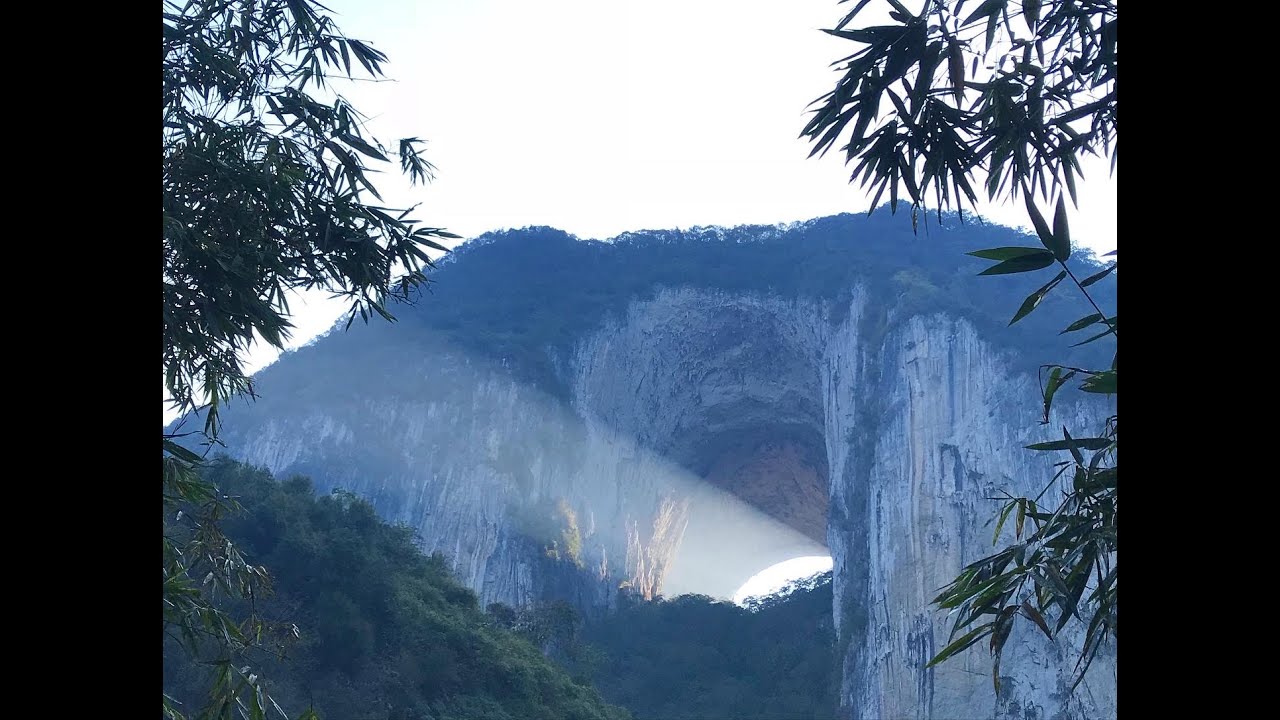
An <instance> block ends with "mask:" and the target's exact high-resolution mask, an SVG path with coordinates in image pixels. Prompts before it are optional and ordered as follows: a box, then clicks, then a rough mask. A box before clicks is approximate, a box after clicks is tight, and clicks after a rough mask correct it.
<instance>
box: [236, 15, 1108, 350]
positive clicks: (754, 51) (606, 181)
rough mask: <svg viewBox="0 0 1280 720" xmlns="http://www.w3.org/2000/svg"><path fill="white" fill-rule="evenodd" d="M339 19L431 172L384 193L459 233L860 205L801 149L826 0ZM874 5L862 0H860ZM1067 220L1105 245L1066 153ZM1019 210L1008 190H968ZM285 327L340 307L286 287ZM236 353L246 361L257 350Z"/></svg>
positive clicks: (624, 227)
mask: <svg viewBox="0 0 1280 720" xmlns="http://www.w3.org/2000/svg"><path fill="white" fill-rule="evenodd" d="M328 5H329V7H330V8H331V9H332V10H333V11H334V13H335V17H336V19H337V21H338V24H339V26H340V27H341V28H342V29H343V31H344V32H345V33H347V34H348V35H350V36H352V37H355V38H358V39H362V40H367V41H370V42H372V43H373V44H374V46H375V47H377V48H378V49H380V50H382V51H383V52H385V53H387V55H388V56H389V58H390V59H389V62H388V64H387V75H388V77H389V78H391V82H381V83H368V82H360V83H344V84H341V85H339V86H338V87H339V89H340V91H341V92H343V93H344V94H345V95H346V96H347V97H348V98H349V99H350V100H351V101H352V102H353V103H354V104H355V106H356V107H357V108H359V109H361V110H362V111H363V112H365V113H366V114H367V115H369V116H370V117H371V118H372V120H371V123H370V129H371V130H372V131H373V132H374V134H375V135H376V136H377V137H379V138H381V139H383V140H384V141H391V142H393V141H394V140H396V139H398V138H400V137H406V136H418V137H421V138H423V139H424V140H425V141H426V142H427V145H426V156H427V158H428V159H429V160H430V161H431V162H432V163H433V164H435V165H436V166H437V167H438V169H439V172H438V175H437V179H436V180H435V182H433V183H431V184H430V185H428V186H426V187H419V188H410V187H409V186H408V183H407V182H405V181H403V180H402V179H401V178H400V177H399V176H398V174H396V172H395V171H394V170H393V169H392V168H390V167H389V166H388V167H387V173H386V174H384V175H382V176H380V177H379V181H380V182H379V187H380V188H383V189H384V193H383V194H384V197H386V199H387V200H388V202H389V203H390V204H392V205H399V206H408V205H412V204H416V203H420V204H421V206H420V208H419V210H418V212H417V213H416V215H415V217H417V218H418V219H420V220H423V221H424V222H426V223H428V224H431V225H435V226H439V227H444V228H447V229H448V230H450V231H452V232H454V233H457V234H459V235H462V236H463V237H464V238H471V237H474V236H476V235H479V234H481V233H484V232H487V231H490V230H497V229H503V228H517V227H525V226H529V225H550V226H553V227H557V228H560V229H562V230H565V231H568V232H570V233H573V234H575V235H577V236H579V237H583V238H601V239H603V238H609V237H613V236H615V235H618V234H620V233H622V232H625V231H628V230H641V229H659V228H688V227H692V226H697V225H727V226H732V225H743V224H757V223H758V224H772V223H782V222H791V221H795V220H807V219H810V218H814V217H820V216H825V215H834V214H836V213H840V212H862V211H865V210H867V209H868V207H869V204H870V198H869V197H867V195H866V194H864V193H863V192H862V191H861V190H859V189H858V188H857V187H854V186H852V185H850V184H849V183H848V177H849V172H850V170H849V169H846V168H845V166H844V164H843V162H842V159H841V157H839V155H838V153H836V152H834V151H833V152H832V153H831V154H829V155H828V156H827V157H825V158H821V159H818V158H813V159H809V158H808V157H807V156H808V153H809V149H810V146H809V145H808V144H807V143H806V142H804V141H802V140H800V139H798V136H799V134H800V130H801V129H802V128H803V127H804V124H805V122H806V120H807V114H806V112H805V108H806V106H807V105H808V104H809V103H810V102H811V101H813V100H814V99H816V98H818V97H819V96H821V95H822V94H823V93H826V92H827V91H829V90H830V89H831V88H832V87H833V86H834V83H835V81H836V80H837V79H838V77H839V74H838V73H837V72H836V71H834V70H832V69H830V68H829V65H830V63H831V62H833V61H835V60H837V59H839V58H841V57H843V56H844V55H847V54H848V53H849V51H850V50H851V49H853V48H854V45H853V44H852V43H849V42H847V41H843V40H839V39H836V38H833V37H831V36H829V35H827V34H825V33H823V32H820V30H819V29H820V28H823V27H831V26H832V25H833V24H834V23H835V22H837V21H838V20H839V18H840V17H841V16H842V13H843V12H845V11H846V9H847V8H846V6H841V5H838V4H837V3H836V1H835V0H788V1H787V2H777V0H644V1H640V0H540V1H539V2H528V1H527V0H467V1H466V2H459V1H458V0H332V1H331V2H329V3H328ZM874 7H875V4H873V5H872V6H871V7H870V8H869V9H868V11H867V12H870V11H871V10H872V9H873V8H874ZM1084 170H1085V181H1084V182H1082V183H1080V209H1079V210H1078V211H1074V212H1073V213H1072V216H1071V227H1072V233H1071V234H1072V237H1073V238H1075V239H1076V241H1077V242H1078V243H1081V244H1084V245H1086V246H1088V247H1092V248H1094V249H1096V250H1098V251H1099V252H1106V251H1109V250H1113V249H1115V246H1116V186H1115V182H1114V178H1112V177H1110V176H1109V172H1108V168H1107V167H1106V165H1105V164H1104V163H1093V164H1090V163H1088V162H1085V163H1084ZM982 212H983V214H984V215H985V216H986V217H987V218H988V219H990V220H993V221H995V222H998V223H1002V224H1009V225H1016V226H1026V224H1027V221H1026V217H1025V213H1026V211H1025V209H1024V208H1023V207H1022V206H1021V204H1018V205H1015V206H1010V207H984V208H983V209H982ZM295 310H296V311H297V317H295V324H297V325H298V330H297V331H296V332H295V334H294V338H293V343H292V345H293V346H297V345H301V344H303V343H305V342H306V341H308V340H310V339H311V338H312V337H314V336H315V335H316V334H317V333H319V332H322V331H324V330H326V329H328V328H329V327H330V326H331V325H332V323H333V321H334V319H336V318H337V317H338V315H339V314H340V313H341V312H342V310H343V307H342V306H341V305H338V304H336V303H331V302H326V301H324V300H323V299H320V298H318V297H315V298H308V299H307V301H306V302H305V303H299V304H297V305H296V307H295ZM274 357H275V353H273V352H271V351H269V350H264V351H262V352H258V353H255V355H254V358H253V362H252V367H254V368H259V367H262V366H263V365H265V364H267V363H269V362H270V361H272V360H274Z"/></svg>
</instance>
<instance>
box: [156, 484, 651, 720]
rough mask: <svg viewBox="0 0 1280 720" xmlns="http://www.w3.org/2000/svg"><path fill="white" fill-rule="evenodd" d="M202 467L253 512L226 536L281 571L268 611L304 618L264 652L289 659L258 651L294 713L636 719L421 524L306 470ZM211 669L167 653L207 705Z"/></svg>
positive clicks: (275, 574) (180, 689)
mask: <svg viewBox="0 0 1280 720" xmlns="http://www.w3.org/2000/svg"><path fill="white" fill-rule="evenodd" d="M203 473H204V475H205V478H206V479H207V480H209V481H211V482H213V483H215V484H216V485H217V486H218V487H219V488H220V489H221V490H222V491H223V492H226V493H228V494H230V495H233V496H238V498H239V499H240V501H241V503H242V505H243V506H244V507H245V508H246V510H245V511H244V512H243V513H240V514H237V515H233V516H231V517H228V518H226V519H224V521H223V522H224V529H225V532H226V534H227V536H228V537H229V538H232V539H233V540H234V541H235V542H236V543H237V544H238V545H239V546H240V547H241V548H242V550H243V551H244V552H245V553H246V555H247V556H248V557H250V558H252V559H253V561H254V562H260V563H263V564H264V565H266V566H267V567H270V568H271V573H272V579H273V582H274V593H273V594H272V595H270V596H268V597H265V598H263V597H260V598H257V599H256V600H255V602H256V604H257V607H256V608H255V609H256V611H257V613H258V614H260V615H262V616H264V617H266V618H267V619H268V620H276V621H282V622H284V623H286V624H285V628H286V629H287V628H288V624H290V623H292V624H296V625H297V626H298V628H299V633H298V637H297V639H296V640H293V641H292V642H287V643H284V644H283V645H277V644H268V645H267V647H266V648H264V650H273V651H277V652H278V651H281V650H282V651H283V659H280V658H279V657H271V656H270V655H266V654H265V652H264V657H263V658H261V662H258V661H259V658H252V659H253V660H254V661H255V662H258V664H257V667H260V668H261V669H262V671H263V672H264V673H265V677H266V678H267V680H266V684H267V690H268V691H269V693H270V695H271V697H272V698H274V699H275V701H276V702H278V703H280V704H281V705H282V706H284V707H285V708H286V709H287V710H288V711H289V712H291V713H297V712H298V711H300V710H302V709H303V708H306V707H308V706H310V705H313V706H314V707H315V709H316V710H317V711H318V712H319V714H320V716H321V717H322V718H326V719H334V720H337V719H342V720H361V719H364V718H368V719H370V720H373V719H375V718H376V719H377V720H445V719H450V720H525V719H529V720H534V719H539V718H541V719H544V720H569V719H578V720H595V719H601V720H606V719H620V718H626V717H627V714H626V712H625V711H623V710H620V709H618V708H615V707H611V706H609V705H608V704H606V703H605V702H604V701H602V700H601V699H600V696H599V695H598V694H597V693H596V692H595V691H594V690H592V689H591V688H590V687H589V686H586V685H585V684H583V683H580V682H575V681H574V680H573V679H571V678H570V676H569V674H568V673H566V672H565V671H564V670H562V669H560V668H559V667H557V666H556V665H555V664H554V663H552V662H551V661H549V660H547V659H546V658H545V657H544V656H543V655H542V653H540V652H539V650H538V649H537V648H535V647H534V646H533V645H532V644H531V643H530V642H528V641H527V640H526V639H524V638H522V637H520V636H518V635H517V634H515V633H513V632H511V631H510V630H508V629H504V628H502V627H500V624H499V623H497V622H495V621H494V620H493V619H492V617H489V616H486V615H485V613H484V612H482V611H481V609H480V608H479V606H478V603H477V600H476V597H475V595H474V594H473V593H472V592H471V591H470V590H468V589H466V588H464V587H463V586H461V585H460V584H459V583H458V582H457V581H456V580H454V579H453V577H452V575H451V574H450V570H449V567H448V565H447V563H446V562H445V561H444V560H442V559H441V558H440V557H438V556H434V557H427V556H425V555H423V554H422V553H421V552H420V551H419V550H418V549H417V548H416V547H415V546H414V544H413V538H412V532H411V531H410V530H409V529H408V528H406V527H403V526H394V525H389V524H387V523H385V522H383V521H381V520H380V519H378V517H377V516H376V515H375V514H374V511H373V508H372V507H371V506H370V505H369V504H368V503H367V502H365V501H364V500H361V499H359V498H356V497H354V496H352V495H349V494H344V493H341V492H338V493H335V494H334V495H332V496H327V497H316V496H315V494H314V493H313V491H312V487H311V483H310V481H309V480H307V479H306V478H302V477H294V478H291V479H288V480H285V481H283V482H275V481H273V480H272V478H271V476H270V475H269V474H268V473H267V472H265V471H262V470H256V469H253V468H250V467H247V466H244V465H241V464H239V463H236V462H233V461H231V460H227V459H218V460H215V461H213V462H212V463H210V464H209V465H208V466H206V467H205V468H204V470H203ZM224 600H225V599H224ZM225 602H231V603H235V602H240V601H235V600H225ZM228 609H229V610H231V611H232V612H233V614H245V609H244V608H236V607H231V608H228ZM290 635H291V633H288V632H286V633H284V636H285V637H289V636H290ZM170 642H172V640H171V639H169V638H166V644H168V643H170ZM211 672H216V670H213V669H212V668H208V667H203V666H200V665H197V664H195V663H193V662H192V661H191V660H190V659H189V658H188V657H187V656H186V655H185V654H183V653H178V652H166V653H165V663H164V673H165V692H166V693H167V694H169V695H170V696H171V697H173V698H175V699H177V700H179V701H181V702H182V703H183V705H184V706H185V707H188V708H189V707H192V706H195V707H199V706H200V704H201V702H202V699H203V696H204V694H205V693H206V692H207V690H208V688H209V687H210V682H209V678H208V677H207V676H208V675H209V674H210V673H211Z"/></svg>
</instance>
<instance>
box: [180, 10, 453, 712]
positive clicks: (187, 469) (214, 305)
mask: <svg viewBox="0 0 1280 720" xmlns="http://www.w3.org/2000/svg"><path fill="white" fill-rule="evenodd" d="M325 12H326V11H325V9H324V8H323V6H321V5H320V4H319V3H317V2H315V0H191V1H190V2H182V3H179V2H173V1H172V0H166V1H165V2H164V4H163V10H162V15H163V45H164V53H163V56H164V60H163V108H164V109H163V124H162V166H163V244H164V267H163V271H162V279H163V286H164V288H163V290H164V343H163V362H162V365H163V374H164V388H165V393H166V395H167V399H168V400H169V401H170V402H171V403H172V404H173V406H174V408H175V409H177V410H178V411H180V412H182V413H184V414H185V413H189V412H192V413H199V412H203V413H204V424H203V428H202V429H201V430H200V431H198V434H199V435H200V436H201V437H202V438H203V439H204V440H205V441H206V442H207V443H209V444H213V443H216V441H217V433H218V426H219V417H220V411H221V409H222V408H223V406H224V405H225V404H226V403H227V401H228V400H230V399H231V398H232V397H235V396H237V395H241V394H245V395H248V396H250V397H252V396H253V394H254V390H253V385H252V383H251V381H250V379H249V378H248V377H247V376H246V375H245V373H244V369H243V365H242V362H243V359H244V353H245V352H246V351H247V350H248V348H249V347H250V345H251V344H252V343H253V342H254V341H255V338H256V339H261V340H263V341H265V342H266V343H268V344H270V345H273V346H275V347H281V346H282V345H283V343H284V342H285V340H286V339H287V338H288V335H289V329H290V327H291V325H290V323H289V321H288V319H287V317H288V304H287V299H286V298H287V294H288V292H290V291H292V290H296V289H305V288H322V289H325V290H328V291H331V292H333V293H335V294H336V295H339V296H343V297H346V298H348V299H350V300H351V303H352V305H351V318H352V319H353V318H354V317H355V316H356V315H360V316H361V317H363V318H365V319H367V318H368V317H369V316H370V314H371V313H372V314H377V315H380V316H382V317H384V318H387V319H391V316H390V314H389V312H388V310H387V307H386V306H387V304H388V302H389V301H390V300H392V299H404V300H408V299H410V298H411V297H412V296H413V294H414V293H415V292H416V291H417V289H418V288H420V287H421V286H422V285H424V284H425V283H426V277H425V275H423V272H422V270H423V268H424V267H429V266H431V265H432V262H431V259H430V257H429V256H428V255H427V253H426V250H427V249H429V248H433V249H436V250H444V249H445V248H444V246H443V245H440V244H439V243H438V242H437V239H441V238H451V237H455V236H453V235H450V234H449V233H446V232H443V231H441V230H439V229H436V228H427V227H419V226H418V223H417V222H416V221H414V220H412V219H410V218H409V211H400V210H394V209H391V208H386V207H382V206H380V205H377V204H374V203H372V202H370V198H372V199H374V200H377V201H379V202H381V198H380V197H379V195H378V191H377V189H376V188H375V187H374V185H373V184H372V183H371V181H370V180H369V178H368V177H367V173H368V172H371V171H372V169H371V168H370V167H369V166H368V165H367V164H366V163H367V162H368V161H376V162H391V158H390V157H389V155H391V154H395V155H397V159H398V161H399V166H400V169H401V170H402V171H403V172H405V173H406V174H408V175H409V176H410V178H411V180H412V181H413V182H422V181H425V180H427V179H428V177H429V176H430V173H431V166H430V165H429V164H428V163H427V162H426V161H425V160H423V159H422V158H421V156H420V155H419V153H418V149H417V145H418V143H419V141H418V140H417V139H416V138H408V139H404V140H401V141H399V143H398V144H397V149H396V151H395V152H394V153H393V152H392V151H390V150H388V149H387V148H385V147H384V146H383V145H382V144H380V143H379V142H378V141H377V140H375V139H373V138H371V137H368V136H366V135H365V133H364V130H363V118H362V117H361V116H360V114H359V113H358V112H357V111H356V110H355V108H353V107H352V106H351V105H350V104H349V103H348V102H347V101H346V100H344V99H343V98H342V97H341V96H339V95H336V94H335V93H333V92H332V89H331V88H330V87H329V85H328V79H329V77H328V76H329V75H330V74H332V75H333V76H334V77H339V78H345V77H351V76H352V71H353V63H352V61H353V60H354V61H355V66H357V67H358V68H359V69H360V70H363V72H364V73H367V74H369V75H371V76H375V77H376V76H378V75H381V73H382V64H383V62H384V61H385V60H386V57H385V56H384V55H382V53H380V52H378V51H377V50H375V49H373V48H372V47H370V46H369V45H368V44H366V43H364V42H361V41H359V40H355V39H352V38H347V37H345V36H343V35H342V34H341V32H340V31H339V30H338V28H337V27H336V26H335V25H334V23H333V21H332V20H331V19H330V18H329V17H327V16H326V14H325ZM176 438H177V436H176V435H173V434H166V435H165V436H164V448H163V451H162V458H163V462H164V476H163V487H164V489H163V498H164V631H165V634H166V636H172V637H175V638H177V640H175V641H174V643H173V644H172V645H166V649H167V650H168V649H174V650H177V651H181V652H185V653H188V654H191V655H192V656H194V657H196V658H198V659H199V660H200V661H201V662H204V663H210V664H212V666H213V667H216V668H217V672H216V673H215V678H214V680H213V686H212V689H211V690H210V692H209V693H208V698H207V702H205V704H204V706H203V709H202V710H199V711H198V712H199V713H200V714H199V717H201V718H230V717H232V716H233V714H240V715H243V716H245V717H249V718H261V717H264V716H265V714H266V713H267V712H268V711H275V712H281V713H282V711H280V708H279V707H278V706H276V705H275V704H274V702H273V701H272V699H271V698H270V697H269V696H268V695H267V694H265V693H264V692H263V680H262V677H261V675H259V674H258V673H257V672H256V671H253V670H252V669H251V667H250V666H249V665H247V664H244V662H243V659H244V656H245V655H246V653H249V652H250V651H252V650H255V649H262V648H264V647H266V644H267V643H268V636H269V635H270V633H269V630H270V625H269V624H268V623H267V622H265V621H264V619H263V618H262V616H261V615H260V614H259V613H258V607H259V606H258V600H259V599H261V598H262V597H264V596H265V594H266V593H267V592H269V589H270V586H269V583H268V577H267V574H266V571H265V569H264V568H263V566H261V565H255V564H252V563H250V562H249V560H248V559H247V556H246V555H245V554H242V553H241V552H240V550H239V548H238V546H237V545H236V544H235V543H233V542H231V541H230V540H229V539H228V538H227V537H226V536H225V535H224V534H223V532H222V530H221V521H223V520H225V518H226V517H227V516H228V514H229V513H232V512H233V511H235V510H236V509H237V505H236V503H235V502H234V501H232V500H231V499H230V498H228V497H227V496H226V495H225V494H223V493H222V492H221V491H220V490H219V489H218V488H217V486H216V485H215V484H212V483H210V482H209V481H208V480H206V479H202V478H201V477H200V476H199V475H198V474H197V472H196V467H197V466H198V464H199V461H200V458H199V457H198V456H196V455H194V454H192V453H191V452H189V451H187V450H184V449H182V448H181V447H179V446H178V445H177V444H176V443H175V442H174V440H175V439H176ZM179 508H181V510H179ZM200 578H202V579H200ZM222 598H227V599H232V600H242V601H244V603H242V604H243V605H244V608H245V610H246V614H245V615H244V616H243V618H242V619H240V620H236V619H233V616H231V615H228V614H227V613H226V612H225V611H224V610H223V609H222V608H223V607H224V605H223V604H221V603H220V599H222ZM353 632H356V633H357V635H358V628H356V629H354V630H353ZM183 707H187V708H190V707H191V705H186V706H183ZM164 713H165V715H166V716H167V717H171V718H182V717H184V716H185V714H186V713H184V712H183V711H182V710H180V709H179V707H178V706H177V705H176V704H175V703H174V702H173V700H172V698H170V697H168V696H165V697H164Z"/></svg>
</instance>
